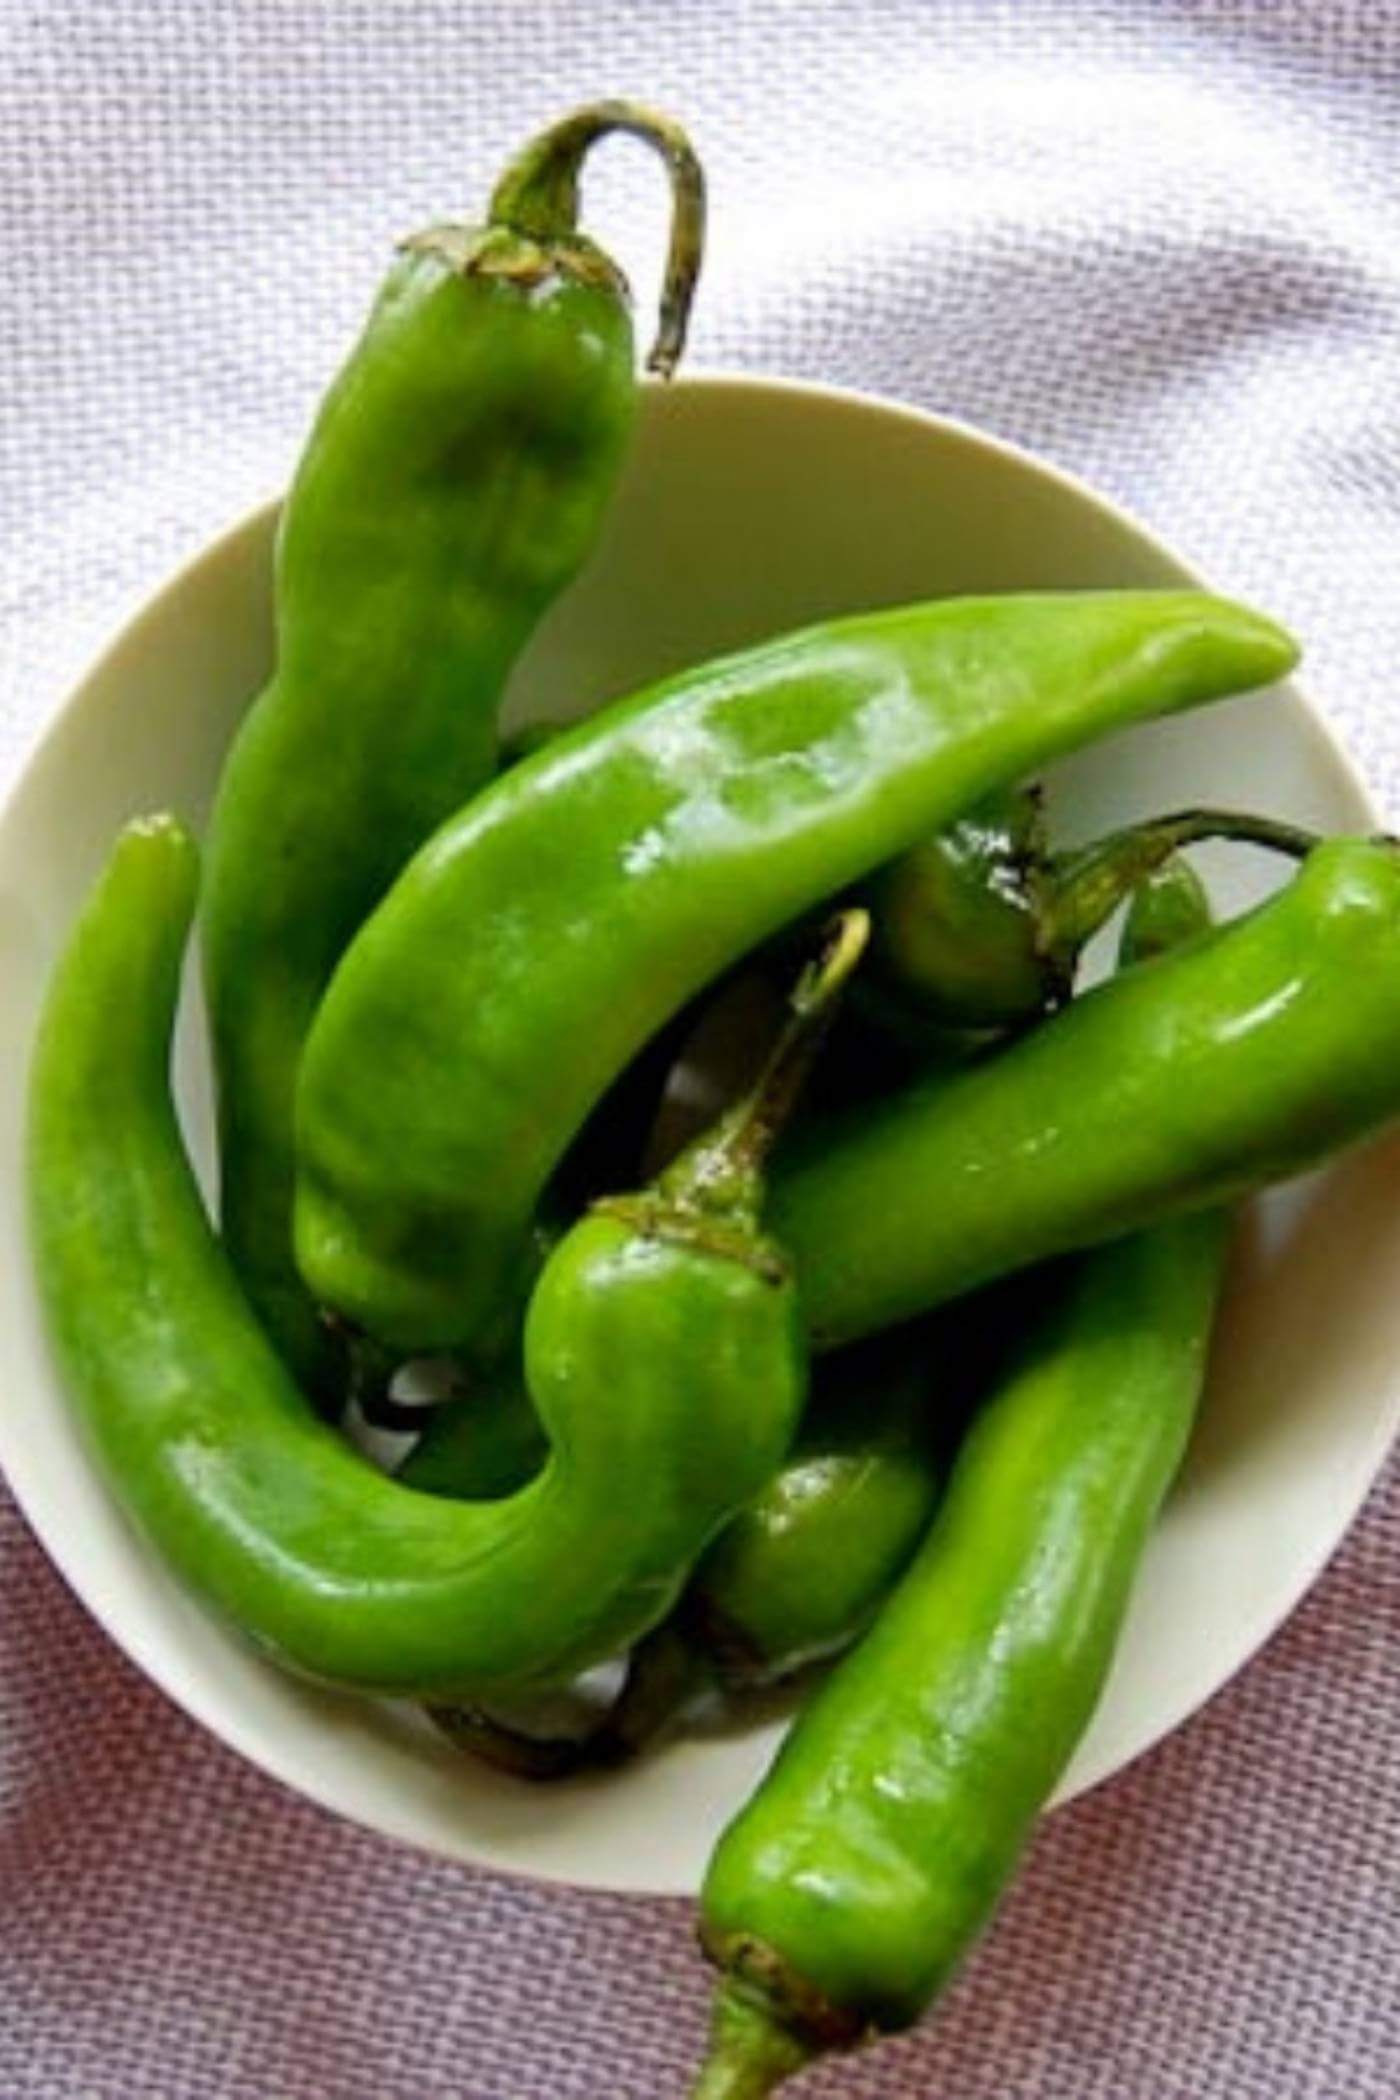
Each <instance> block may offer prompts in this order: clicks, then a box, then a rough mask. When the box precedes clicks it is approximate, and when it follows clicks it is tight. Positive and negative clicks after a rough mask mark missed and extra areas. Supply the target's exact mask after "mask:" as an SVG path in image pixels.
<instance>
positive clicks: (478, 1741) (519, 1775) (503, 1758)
mask: <svg viewBox="0 0 1400 2100" xmlns="http://www.w3.org/2000/svg"><path fill="white" fill-rule="evenodd" d="M425 1711H426V1713H427V1716H428V1719H429V1720H430V1721H431V1722H432V1724H433V1726H434V1727H435V1728H436V1729H437V1730H438V1732H439V1734H441V1735H444V1736H446V1738H447V1740H448V1742H450V1743H451V1744H452V1746H453V1748H454V1749H456V1750H462V1751H465V1752H467V1753H468V1754H469V1755H470V1756H472V1757H475V1758H478V1759H479V1760H480V1762H481V1763H482V1764H485V1765H490V1766H491V1768H492V1770H493V1771H496V1772H507V1773H509V1775H510V1776H511V1778H513V1779H532V1780H550V1779H568V1778H571V1777H572V1776H573V1774H574V1773H575V1772H578V1771H581V1770H582V1769H583V1768H584V1767H585V1766H586V1765H588V1764H590V1763H591V1762H592V1759H591V1758H590V1756H589V1754H588V1752H589V1742H588V1739H587V1737H582V1736H578V1737H575V1736H566V1735H558V1736H556V1735H527V1734H525V1732H524V1731H523V1730H521V1729H515V1728H508V1727H506V1725H505V1723H504V1722H502V1721H495V1720H493V1719H492V1718H491V1716H490V1715H489V1714H487V1713H483V1712H482V1711H481V1709H480V1708H479V1707H475V1706H443V1705H432V1706H429V1707H427V1708H426V1709H425Z"/></svg>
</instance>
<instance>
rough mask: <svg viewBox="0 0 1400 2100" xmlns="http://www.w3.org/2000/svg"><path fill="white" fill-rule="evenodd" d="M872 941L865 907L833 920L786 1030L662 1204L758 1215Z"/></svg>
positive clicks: (670, 1182)
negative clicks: (763, 1190) (775, 1153)
mask: <svg viewBox="0 0 1400 2100" xmlns="http://www.w3.org/2000/svg"><path fill="white" fill-rule="evenodd" d="M869 937H870V915H869V913H868V912H866V911H864V910H862V909H860V908H859V907H853V908H852V909H851V910H849V911H843V912H840V913H838V915H837V916H836V918H835V919H833V920H832V921H831V924H830V926H829V927H828V929H827V932H826V935H825V939H824V942H823V946H822V950H821V953H820V954H819V955H818V956H817V957H816V959H815V960H814V961H813V962H811V963H809V964H808V965H807V968H806V969H805V970H804V971H803V972H802V975H801V976H800V977H799V978H798V980H797V983H796V984H795V985H794V987H793V990H792V993H791V996H790V999H789V1004H790V1006H791V1009H792V1011H791V1014H790V1017H789V1019H788V1022H787V1025H786V1026H785V1027H784V1029H783V1031H782V1033H781V1034H780V1035H779V1037H778V1040H777V1042H776V1043H775V1044H774V1046H773V1049H772V1052H771V1053H770V1055H769V1057H768V1058H767V1060H766V1062H765V1064H764V1066H763V1069H762V1071H761V1072H760V1073H759V1075H758V1078H757V1079H756V1080H755V1081H754V1083H753V1085H752V1086H751V1087H750V1089H749V1091H748V1092H747V1093H746V1094H745V1095H744V1096H743V1098H742V1099H741V1100H739V1101H737V1102H736V1103H735V1104H734V1106H733V1107H732V1108H731V1109H730V1110H729V1111H728V1113H727V1114H726V1115H724V1116H722V1117H721V1118H720V1120H719V1122H718V1123H717V1124H716V1125H715V1127H714V1129H713V1130H711V1131H708V1132H707V1133H706V1134H705V1135H704V1136H703V1137H701V1138H700V1139H699V1140H698V1141H697V1142H696V1143H695V1144H694V1145H691V1146H690V1147H689V1148H688V1149H687V1150H686V1151H684V1152H683V1153H682V1154H681V1155H680V1158H679V1159H677V1160H676V1161H674V1162H673V1164H672V1165H671V1166H669V1167H668V1168H667V1169H666V1172H665V1173H664V1174H663V1175H662V1176H661V1177H660V1179H659V1180H658V1182H657V1185H656V1186H657V1191H658V1193H659V1194H660V1195H661V1197H662V1199H663V1201H664V1202H666V1203H667V1204H668V1205H670V1206H673V1207H674V1208H676V1209H679V1210H706V1211H721V1212H727V1213H730V1214H736V1213H737V1214H745V1213H752V1212H754V1211H756V1210H757V1207H758V1199H759V1180H760V1176H761V1174H762V1172H763V1168H764V1166H765V1164H766V1162H767V1159H768V1155H769V1153H770V1152H771V1151H772V1149H773V1146H774V1145H775V1143H776V1142H777V1140H778V1138H779V1136H780V1135H781V1133H782V1130H783V1127H784V1125H785V1124H786V1122H787V1120H788V1118H789V1116H790V1115H791V1114H792V1111H793V1108H794V1106H795V1105H796V1102H797V1097H798V1094H799V1093H800V1092H801V1090H802V1086H803V1083H804V1081H805V1080H806V1077H807V1074H808V1072H809V1071H810V1070H811V1066H812V1062H813V1059H814V1058H815V1057H816V1055H817V1052H818V1051H819V1050H820V1048H821V1046H822V1043H823V1041H824V1040H825V1037H826V1032H827V1030H828V1028H829V1027H830V1026H831V1023H832V1021H833V1019H834V1018H835V1013H836V1006H837V1002H838V1000H839V999H840V996H841V994H842V992H843V991H844V990H845V988H846V984H847V981H848V980H849V978H850V975H851V972H852V971H853V970H854V969H855V967H856V964H857V963H858V962H859V961H860V958H861V956H862V955H863V954H864V952H865V944H866V942H867V940H868V939H869Z"/></svg>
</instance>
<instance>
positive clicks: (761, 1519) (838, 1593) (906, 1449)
mask: <svg viewBox="0 0 1400 2100" xmlns="http://www.w3.org/2000/svg"><path fill="white" fill-rule="evenodd" d="M929 1325H930V1323H927V1322H926V1323H923V1326H924V1328H925V1329H927V1328H928V1327H929ZM947 1327H948V1331H947V1332H946V1333H943V1334H942V1335H938V1336H936V1335H934V1334H933V1333H931V1332H925V1331H922V1330H921V1331H919V1332H916V1333H900V1334H898V1335H892V1336H885V1335H882V1336H880V1337H879V1338H878V1340H877V1341H875V1342H867V1343H859V1344H857V1345H856V1346H855V1347H853V1348H851V1349H846V1350H841V1351H838V1352H837V1353H836V1354H835V1355H833V1356H829V1357H826V1358H825V1359H823V1360H822V1362H821V1363H820V1364H818V1365H817V1366H816V1368H815V1375H814V1378H813V1385H812V1392H811V1396H810V1398H809V1401H808V1404H807V1409H806V1412H805V1414H804V1416H803V1420H802V1426H801V1429H800V1431H799V1433H798V1437H797V1441H796V1443H795V1445H794V1447H793V1450H792V1452H791V1454H790V1455H789V1457H788V1458H787V1459H786V1460H785V1461H784V1463H783V1464H782V1465H781V1466H779V1467H778V1469H777V1471H776V1472H775V1473H774V1474H773V1475H772V1477H771V1479H769V1480H768V1481H766V1482H765V1483H764V1484H763V1486H762V1487H760V1488H759V1490H758V1492H757V1493H756V1494H755V1495H754V1496H753V1498H752V1499H751V1500H750V1501H749V1502H748V1503H746V1504H745V1506H744V1508H743V1509H742V1510H740V1511H739V1513H738V1515H737V1516H735V1517H732V1518H731V1519H730V1521H729V1523H728V1524H727V1525H726V1526H725V1527H724V1529H723V1531H722V1532H721V1533H720V1534H719V1536H718V1538H717V1539H715V1541H714V1543H713V1544H712V1545H710V1546H709V1547H707V1549H706V1551H705V1552H704V1554H703V1555H702V1556H701V1558H700V1560H699V1562H698V1564H697V1566H696V1568H695V1571H694V1573H693V1574H692V1575H691V1577H690V1580H689V1581H688V1582H687V1584H686V1586H685V1589H684V1591H683V1592H682V1595H681V1598H680V1601H679V1603H678V1605H677V1607H676V1609H675V1611H674V1612H673V1613H672V1614H671V1616H670V1617H669V1618H668V1619H667V1620H665V1621H664V1623H663V1624H662V1625H660V1626H658V1627H657V1628H656V1629H655V1631H654V1632H652V1633H650V1634H648V1635H647V1637H646V1638H645V1639H644V1640H643V1641H642V1642H641V1643H640V1644H639V1645H638V1646H637V1647H636V1648H635V1649H634V1650H633V1652H632V1655H631V1658H630V1659H629V1663H628V1669H627V1676H626V1679H625V1681H624V1685H623V1688H622V1690H621V1692H620V1693H619V1695H618V1697H617V1698H616V1700H615V1701H614V1702H613V1704H612V1705H611V1706H610V1707H609V1708H608V1710H607V1712H606V1714H605V1715H604V1717H603V1718H602V1720H601V1721H600V1722H599V1723H598V1724H597V1725H596V1726H594V1727H593V1728H591V1729H589V1730H587V1731H586V1732H584V1733H582V1734H574V1735H572V1736H562V1735H540V1734H532V1733H528V1732H526V1731H524V1730H521V1729H519V1728H517V1727H515V1726H513V1725H512V1726H507V1725H505V1724H503V1723H502V1722H501V1721H500V1720H499V1719H498V1718H495V1717H493V1716H490V1715H487V1714H483V1713H481V1712H479V1711H472V1710H470V1709H463V1708H453V1709H448V1710H443V1709H439V1710H438V1711H437V1712H435V1714H434V1716H433V1718H434V1719H435V1720H436V1721H437V1722H438V1725H439V1726H440V1727H442V1728H443V1729H444V1731H445V1732H446V1733H447V1734H448V1735H449V1736H450V1737H451V1738H452V1740H453V1741H454V1742H455V1743H456V1744H457V1745H458V1747H459V1748H461V1749H464V1750H469V1751H470V1752H471V1753H472V1754H473V1755H475V1756H477V1757H480V1758H483V1759H484V1760H485V1761H486V1762H488V1763H490V1764H492V1765H495V1766H496V1767H497V1768H498V1769H500V1770H503V1771H508V1772H512V1773H514V1774H515V1775H517V1776H518V1777H521V1778H527V1779H561V1778H567V1777H570V1776H571V1775H573V1774H574V1773H577V1772H579V1771H583V1770H587V1769H589V1768H590V1767H593V1766H597V1765H608V1764H616V1763H618V1762H620V1761H621V1760H622V1759H624V1758H628V1757H631V1756H633V1755H634V1754H635V1753H636V1752H637V1751H639V1750H641V1749H642V1748H643V1747H645V1745H647V1744H648V1743H650V1742H651V1741H652V1739H653V1738H654V1737H655V1736H656V1735H657V1734H659V1733H660V1732H661V1730H662V1729H663V1728H664V1727H665V1726H666V1724H667V1723H669V1722H670V1721H671V1720H672V1719H673V1718H674V1717H675V1715H676V1713H677V1712H678V1711H679V1709H680V1708H681V1707H683V1706H684V1705H685V1704H686V1703H687V1702H688V1701H689V1700H690V1698H691V1697H692V1696H693V1695H695V1694H697V1693H698V1692H700V1691H701V1690H702V1689H703V1688H704V1687H705V1686H706V1685H707V1684H709V1683H712V1682H714V1681H716V1680H717V1681H719V1682H720V1683H721V1684H722V1685H723V1686H724V1688H725V1689H726V1690H727V1691H736V1690H744V1689H748V1688H750V1687H753V1686H757V1685H762V1684H768V1683H771V1682H773V1681H775V1680H776V1679H779V1678H782V1677H785V1676H789V1675H791V1674H792V1673H793V1672H794V1671H796V1670H799V1669H801V1668H803V1667H804V1666H805V1665H807V1664H809V1663H813V1662H816V1661H818V1660H819V1659H821V1658H823V1657H825V1656H827V1655H831V1654H834V1653H835V1652H836V1651H837V1650H838V1649H841V1648H844V1647H847V1646H849V1644H850V1642H851V1641H853V1640H854V1639H855V1638H856V1637H857V1635H858V1634H859V1633H861V1632H862V1631H863V1629H864V1627H865V1626H866V1624H867V1623H868V1622H869V1620H870V1618H871V1616H872V1615H873V1613H874V1611H875V1610H876V1607H877V1606H878V1604H879V1602H880V1599H881V1598H882V1597H883V1596H884V1595H885V1593H886V1591H887V1590H888V1589H889V1588H890V1586H891V1584H892V1583H893V1582H894V1580H895V1578H896V1577H897V1576H898V1575H899V1574H900V1573H901V1571H902V1570H903V1568H904V1566H905V1564H906V1562H907V1561H908V1560H909V1558H910V1556H911V1554H912V1553H913V1552H914V1549H915V1547H916V1546H917V1545H918V1542H919V1540H920V1538H921V1537H922V1535H923V1533H924V1532H925V1531H926V1530H927V1528H928V1523H929V1518H930V1516H931V1515H932V1513H933V1510H934V1507H935V1505H936V1503H937V1500H938V1495H939V1492H940V1489H941V1487H942V1482H943V1476H944V1473H945V1470H946V1454H947V1444H948V1420H949V1417H950V1416H951V1415H953V1414H955V1412H956V1409H955V1407H954V1405H953V1400H954V1397H955V1396H954V1395H953V1394H951V1393H950V1390H949V1388H950V1385H961V1384H962V1383H965V1382H966V1381H965V1379H964V1378H963V1377H962V1376H961V1375H960V1374H961V1373H962V1371H963V1369H964V1367H963V1366H957V1367H956V1369H954V1366H953V1364H952V1358H954V1357H955V1356H956V1355H957V1353H958V1351H959V1347H960V1336H959V1335H958V1334H957V1333H956V1332H954V1331H953V1323H952V1322H951V1321H950V1322H948V1323H947ZM935 1385H936V1387H937V1390H938V1405H937V1408H936V1409H935V1408H934V1407H933V1406H932V1405H931V1393H932V1390H933V1388H934V1387H935ZM476 1397H477V1396H473V1399H475V1398H476ZM504 1397H505V1396H503V1395H501V1394H500V1393H497V1392H493V1393H491V1394H489V1395H482V1396H480V1398H481V1399H483V1400H485V1401H486V1403H487V1404H486V1405H485V1406H484V1407H475V1406H473V1405H472V1404H471V1403H470V1402H469V1403H468V1404H467V1405H466V1406H464V1407H463V1408H461V1409H460V1410H453V1411H452V1412H451V1416H450V1418H448V1417H447V1413H446V1411H443V1417H444V1418H443V1419H442V1421H441V1424H440V1426H439V1424H438V1423H436V1422H435V1423H431V1424H430V1425H429V1428H428V1431H427V1432H426V1433H425V1436H424V1439H423V1441H422V1444H420V1447H419V1450H418V1451H415V1453H414V1454H413V1456H412V1458H411V1459H410V1460H409V1461H408V1463H407V1464H406V1465H405V1466H404V1467H403V1468H401V1470H400V1473H399V1478H400V1479H401V1480H411V1481H412V1484H413V1485H414V1486H416V1487H426V1488H428V1489H429V1491H430V1492H434V1493H448V1494H451V1493H458V1492H463V1491H464V1490H463V1489H462V1486H461V1483H462V1482H463V1481H472V1482H475V1481H477V1480H479V1479H481V1478H482V1477H483V1475H486V1476H487V1477H489V1467H490V1464H491V1460H492V1458H493V1456H494V1455H495V1454H496V1453H497V1452H498V1451H499V1449H500V1447H501V1442H502V1438H503V1436H508V1435H509V1434H510V1431H511V1430H512V1429H514V1430H515V1431H516V1433H517V1434H518V1436H519V1437H520V1439H521V1442H520V1443H518V1444H516V1445H514V1446H513V1447H512V1449H511V1455H512V1456H514V1457H524V1456H527V1455H528V1446H526V1445H525V1444H524V1438H525V1437H527V1436H528V1434H529V1424H528V1420H527V1418H526V1414H525V1410H527V1409H528V1399H526V1400H525V1401H524V1407H523V1408H522V1407H521V1406H520V1405H519V1403H516V1402H514V1396H513V1395H512V1396H511V1397H510V1398H509V1399H506V1401H505V1404H504V1405H501V1402H502V1400H503V1398H504ZM531 1419H532V1418H531ZM503 1424H504V1425H507V1426H506V1427H504V1428H503V1426H502V1425H503ZM434 1430H436V1431H437V1434H436V1435H434ZM536 1434H538V1431H536Z"/></svg>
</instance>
